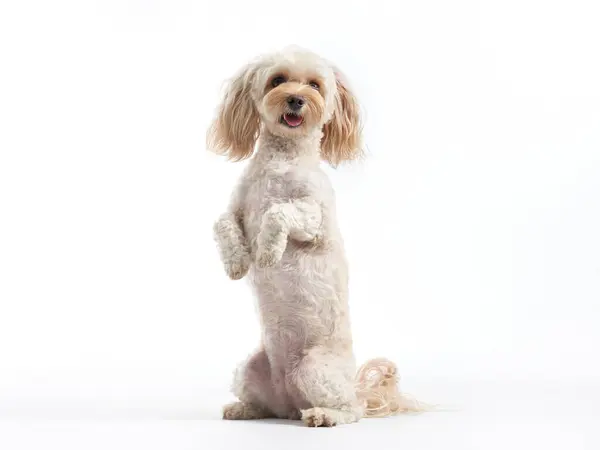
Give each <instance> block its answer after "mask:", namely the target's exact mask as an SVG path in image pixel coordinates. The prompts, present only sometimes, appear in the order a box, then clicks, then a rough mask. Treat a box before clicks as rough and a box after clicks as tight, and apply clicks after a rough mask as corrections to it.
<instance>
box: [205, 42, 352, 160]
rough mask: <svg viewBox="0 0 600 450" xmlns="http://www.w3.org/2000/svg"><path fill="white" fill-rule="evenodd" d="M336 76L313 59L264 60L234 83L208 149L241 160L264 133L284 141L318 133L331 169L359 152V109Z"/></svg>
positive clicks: (292, 53) (284, 56)
mask: <svg viewBox="0 0 600 450" xmlns="http://www.w3.org/2000/svg"><path fill="white" fill-rule="evenodd" d="M341 78H342V77H341V74H340V73H339V71H336V70H334V68H333V67H332V66H331V65H330V64H328V63H327V62H326V61H324V60H323V59H321V58H320V57H318V56H317V55H315V54H313V53H310V52H307V51H304V50H298V49H294V50H287V51H284V52H280V53H276V54H272V55H268V56H266V57H263V58H261V59H259V60H257V61H255V62H253V63H251V64H249V65H248V66H246V67H245V68H244V69H243V70H242V71H240V73H239V74H238V75H237V76H236V77H234V78H233V79H232V80H231V82H230V84H229V86H228V89H227V90H226V92H225V95H224V98H223V102H222V104H221V106H220V108H219V112H218V115H217V118H216V119H215V122H214V123H213V126H212V127H211V129H210V130H209V134H208V146H209V148H212V149H215V150H217V152H219V153H224V154H227V155H228V156H229V157H230V158H231V159H234V160H240V159H244V158H246V157H248V156H250V155H251V154H252V151H253V149H254V143H255V141H256V138H257V137H258V134H259V133H260V130H261V125H260V124H261V123H262V126H263V129H266V130H268V132H270V133H273V134H275V135H278V136H283V137H286V138H289V139H301V138H303V137H305V136H307V135H314V133H315V132H319V131H321V132H322V134H323V139H322V142H321V154H322V156H323V158H324V159H326V160H328V161H329V162H331V163H333V164H336V163H338V162H340V161H342V160H345V159H352V158H353V157H355V156H357V155H358V153H359V152H360V148H359V146H360V124H359V115H358V104H357V102H356V99H355V98H354V96H353V95H352V94H351V93H350V91H349V89H348V88H347V86H346V85H345V83H344V82H343V81H342V79H341Z"/></svg>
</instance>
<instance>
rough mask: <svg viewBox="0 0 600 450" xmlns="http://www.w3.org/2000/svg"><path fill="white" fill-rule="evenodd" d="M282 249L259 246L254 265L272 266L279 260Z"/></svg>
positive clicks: (262, 267) (261, 266)
mask: <svg viewBox="0 0 600 450" xmlns="http://www.w3.org/2000/svg"><path fill="white" fill-rule="evenodd" d="M283 250H285V248H284V249H283ZM283 250H282V249H280V248H278V247H270V248H259V249H258V251H257V252H256V265H257V266H258V267H259V268H261V269H266V268H267V267H273V266H274V265H275V264H277V263H278V262H279V261H281V257H282V256H283Z"/></svg>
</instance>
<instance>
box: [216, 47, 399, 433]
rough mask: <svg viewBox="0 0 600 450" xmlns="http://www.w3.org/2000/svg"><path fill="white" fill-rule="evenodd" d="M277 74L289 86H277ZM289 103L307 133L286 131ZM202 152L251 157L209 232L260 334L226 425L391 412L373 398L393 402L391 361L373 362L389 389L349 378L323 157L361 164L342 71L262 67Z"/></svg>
mask: <svg viewBox="0 0 600 450" xmlns="http://www.w3.org/2000/svg"><path fill="white" fill-rule="evenodd" d="M279 75H281V76H283V77H284V78H285V82H284V83H282V84H280V85H278V86H274V84H275V83H274V82H273V81H272V80H273V79H274V77H275V78H276V77H277V76H279ZM311 83H312V84H311ZM315 85H317V86H318V88H315V87H314V86H315ZM311 86H312V87H311ZM294 95H296V96H297V95H299V96H301V97H302V98H303V99H305V101H306V104H305V105H304V107H303V108H302V109H301V110H300V112H299V115H300V116H301V117H302V118H303V122H302V124H301V125H300V126H299V127H296V128H291V127H290V126H288V125H286V124H285V123H283V122H282V120H284V119H282V117H283V115H284V114H286V113H290V112H292V111H291V110H290V109H289V108H288V106H287V103H286V102H285V99H286V98H288V97H289V96H294ZM282 99H283V100H282ZM208 144H209V147H210V148H211V149H212V150H215V151H217V152H219V153H222V154H226V155H228V156H229V157H230V158H231V159H234V160H239V159H244V158H247V157H249V156H251V155H252V154H253V157H252V159H250V161H249V163H248V165H247V167H246V169H245V172H244V174H243V176H242V177H241V179H240V180H239V183H238V185H237V187H236V188H235V190H234V193H233V195H232V198H231V202H230V205H229V207H228V209H227V211H226V212H225V214H223V215H222V216H221V217H220V218H219V220H218V221H217V223H216V224H215V227H214V231H215V239H216V241H217V243H218V247H219V251H220V256H221V259H222V261H223V264H224V267H225V271H226V273H227V275H228V276H229V277H230V278H232V279H236V280H237V279H240V278H242V277H244V276H245V275H247V276H248V279H249V280H250V283H251V285H252V286H253V288H254V292H255V294H256V297H257V300H258V311H259V317H260V323H261V327H262V340H261V343H260V345H259V347H258V349H257V350H256V351H255V352H254V353H253V354H252V355H251V356H250V357H249V358H248V360H247V361H245V362H244V363H242V364H241V365H240V367H239V369H238V370H237V372H236V375H235V380H234V386H233V391H234V393H235V395H236V396H237V397H238V399H239V401H238V402H236V403H233V404H231V405H227V406H226V407H225V408H224V412H223V417H224V418H225V419H261V418H268V417H278V418H289V419H302V420H303V421H304V422H305V423H306V424H307V425H309V426H333V425H336V424H344V423H351V422H355V421H357V420H359V419H360V418H361V417H363V415H365V408H367V414H369V411H370V414H371V415H381V414H380V413H381V412H382V411H384V408H385V407H387V409H385V411H384V413H385V414H389V413H393V412H396V411H397V410H398V409H399V408H400V407H394V405H391V406H390V405H387V403H388V402H387V400H386V398H387V397H388V396H387V395H383V394H380V393H381V392H383V393H384V394H385V393H386V392H387V391H388V390H390V389H391V390H390V394H389V398H396V397H394V396H395V395H397V394H398V391H397V387H396V384H395V383H396V375H395V366H393V364H392V363H390V362H389V361H386V360H376V364H375V365H378V366H381V365H383V366H385V367H387V369H384V370H383V372H381V373H382V374H383V375H382V377H381V380H380V382H384V384H385V383H387V384H385V385H386V386H389V387H388V388H386V389H387V390H386V389H384V390H381V389H379V387H378V386H379V384H378V383H379V382H376V383H375V384H373V382H372V381H368V380H366V378H364V377H362V375H361V374H360V373H359V378H360V377H362V378H360V379H358V380H356V379H355V374H356V364H355V359H354V355H353V350H352V335H351V331H350V317H349V311H348V270H347V264H346V257H345V255H344V244H343V241H342V236H341V235H340V231H339V228H338V225H337V222H336V209H335V196H334V192H333V189H332V187H331V184H330V182H329V180H328V178H327V176H326V175H325V173H324V171H323V170H322V169H321V167H320V161H321V159H326V160H327V161H329V162H330V163H332V164H337V163H338V162H340V161H343V160H347V159H351V158H354V157H356V156H358V155H359V154H360V121H359V116H358V107H357V102H356V99H355V98H354V96H353V94H352V93H351V90H350V88H349V87H348V85H347V83H346V81H345V80H344V79H343V77H342V75H341V73H340V72H339V71H337V69H335V68H334V67H333V66H332V65H331V64H329V63H328V62H326V61H324V60H323V59H321V58H320V57H318V56H316V55H314V54H312V53H310V52H307V51H303V50H300V49H288V50H284V51H283V52H280V53H276V54H272V55H267V56H264V57H261V58H259V59H257V60H256V61H254V62H252V63H251V64H249V65H247V66H246V67H245V68H244V69H243V70H242V71H241V72H240V73H239V74H238V75H237V76H236V77H234V78H233V80H231V82H230V83H229V85H228V88H227V90H226V92H225V95H224V98H223V102H222V104H221V106H220V107H219V110H218V112H217V118H216V119H215V123H214V124H213V126H212V127H211V129H210V131H209V135H208ZM325 145H328V146H329V147H327V148H326V149H325V147H323V146H325ZM322 147H323V148H322ZM254 149H255V150H254ZM386 370H387V371H386ZM365 373H366V372H365ZM369 383H370V384H369ZM378 389H379V390H378ZM373 396H375V397H377V398H378V399H379V400H381V401H380V402H379V403H377V402H376V403H377V404H375V406H373V405H374V403H373V402H374V400H373ZM382 405H384V407H383V408H382V407H381V406H382ZM386 405H387V406H386ZM369 408H370V409H369Z"/></svg>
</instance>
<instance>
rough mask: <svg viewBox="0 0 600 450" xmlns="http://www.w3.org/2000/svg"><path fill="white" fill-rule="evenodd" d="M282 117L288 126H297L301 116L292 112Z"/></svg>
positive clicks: (300, 121)
mask: <svg viewBox="0 0 600 450" xmlns="http://www.w3.org/2000/svg"><path fill="white" fill-rule="evenodd" d="M283 119H284V120H285V121H286V123H287V124H288V125H289V126H290V127H297V126H298V125H300V124H301V123H302V117H300V116H294V115H292V114H284V116H283Z"/></svg>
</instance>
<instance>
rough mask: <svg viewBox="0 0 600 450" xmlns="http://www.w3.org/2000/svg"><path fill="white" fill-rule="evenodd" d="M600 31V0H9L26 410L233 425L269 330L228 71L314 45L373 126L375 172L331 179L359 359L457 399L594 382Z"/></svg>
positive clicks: (3, 149)
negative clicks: (231, 157) (237, 224)
mask: <svg viewBox="0 0 600 450" xmlns="http://www.w3.org/2000/svg"><path fill="white" fill-rule="evenodd" d="M599 17H600V8H599V7H598V5H597V3H596V2H594V1H591V0H590V1H578V0H575V1H547V0H546V1H542V0H540V1H535V0H504V1H502V2H493V1H484V0H481V1H474V0H471V1H469V0H460V1H453V2H447V1H442V0H439V1H433V0H425V1H419V2H414V1H400V2H391V1H390V2H382V1H374V0H372V1H369V2H363V1H343V2H342V1H331V2H324V1H320V2H316V1H311V0H305V1H303V2H301V3H294V2H287V3H286V2H276V1H265V0H260V1H259V0H255V1H232V0H230V1H218V2H192V1H180V0H173V1H166V0H154V1H150V0H147V1H143V0H137V1H133V0H131V1H98V2H91V1H71V2H67V1H60V2H45V1H24V2H17V1H9V2H4V3H2V5H1V6H0V65H1V66H2V69H1V70H0V414H2V415H3V416H6V417H18V416H19V417H20V416H24V417H30V416H32V415H33V416H34V417H87V416H90V415H98V414H100V415H105V416H111V415H115V414H116V415H118V414H134V415H135V414H146V415H150V416H157V417H159V416H161V414H163V412H165V411H167V413H165V414H173V415H175V416H176V415H177V414H188V413H189V414H191V415H193V414H200V416H202V414H205V415H211V414H212V415H215V416H218V414H219V411H218V405H219V404H220V403H222V401H226V400H228V399H229V397H228V396H227V394H226V391H225V389H226V386H227V385H228V383H229V379H230V375H231V371H232V369H233V368H234V366H235V364H236V363H237V362H238V361H239V360H240V359H241V358H243V357H245V356H246V354H247V353H248V352H249V351H251V350H252V349H253V348H254V346H255V345H256V344H257V343H258V327H257V323H256V320H255V316H254V309H253V308H254V307H253V299H252V297H251V293H250V290H249V289H248V287H247V285H246V284H245V282H244V281H241V282H231V281H229V280H228V279H227V278H226V277H225V275H224V272H223V270H222V268H221V265H220V262H219V259H218V255H217V252H216V249H215V246H214V243H213V241H212V231H211V227H212V223H213V221H214V219H215V218H216V217H217V216H218V214H219V213H220V212H221V211H222V210H223V209H224V208H225V206H226V204H227V200H228V197H229V193H230V190H231V188H232V187H233V183H234V182H235V179H236V177H237V176H238V174H239V172H240V171H241V169H242V167H243V163H241V164H237V165H236V164H231V163H227V162H226V161H225V160H223V159H221V158H219V157H217V156H215V155H212V154H209V153H208V152H206V150H205V146H204V133H205V130H206V127H207V126H208V124H209V122H210V119H211V116H212V113H213V111H214V108H215V106H216V104H217V101H218V94H219V89H220V86H221V82H222V81H223V80H224V79H225V78H227V77H229V76H230V75H232V74H233V72H234V71H235V70H236V69H237V68H238V67H239V66H240V65H241V64H243V63H244V62H245V61H246V60H247V59H249V58H251V57H253V56H255V55H256V54H257V53H261V52H265V51H269V50H271V49H278V48H280V47H283V46H284V45H287V44H290V43H295V44H299V45H301V46H305V47H308V48H310V49H312V50H314V51H316V52H318V53H321V54H322V55H323V56H325V57H327V58H329V59H331V60H333V61H334V62H336V63H337V64H338V65H339V66H340V67H341V68H342V70H343V71H345V72H346V74H347V76H348V77H349V78H350V80H351V81H352V82H353V85H354V87H355V91H356V93H357V95H358V97H359V99H360V101H361V103H362V105H363V107H364V110H365V112H366V129H365V140H366V143H367V145H368V159H367V160H366V161H365V162H364V163H362V164H356V165H350V166H345V167H343V168H341V169H338V170H330V171H329V172H330V173H331V177H332V180H333V184H334V186H335V188H336V190H337V197H338V202H339V219H340V221H341V226H342V230H343V233H344V236H345V240H346V243H347V249H348V257H349V261H350V268H351V311H352V317H353V329H354V335H355V343H356V353H357V357H358V359H359V361H363V360H365V359H367V358H370V357H374V356H379V355H384V356H387V357H390V358H391V359H394V360H395V361H397V362H398V364H399V366H400V369H401V373H402V374H403V376H404V386H405V387H406V389H407V390H409V391H411V392H413V393H415V394H417V395H419V394H421V395H423V394H424V395H425V396H426V397H427V398H426V399H427V400H430V401H434V402H436V401H438V400H440V398H432V397H433V394H434V393H436V394H439V393H440V392H442V393H443V392H444V388H443V387H440V388H439V389H438V390H437V391H436V389H434V388H432V386H433V385H436V386H443V384H442V385H440V384H439V383H438V382H437V381H435V380H438V381H439V380H446V381H448V380H455V381H457V382H458V381H460V382H464V383H472V382H475V381H480V382H484V381H485V382H491V383H496V382H506V381H511V380H512V381H515V382H516V381H527V380H530V381H531V383H532V384H537V383H538V382H539V380H546V381H548V382H557V383H561V382H562V383H565V384H566V385H568V386H571V387H577V386H583V385H584V384H585V385H586V386H587V384H589V383H590V382H594V381H595V380H597V379H598V378H599V377H600V361H599V358H598V355H599V350H598V346H599V344H600V331H599V328H598V326H597V324H598V321H599V319H600V307H599V306H598V301H599V300H600V258H599V255H600V233H599V231H600V82H599V81H598V80H600V57H599V55H600V28H599V27H598V21H599ZM375 218H377V219H376V220H375ZM381 218H384V220H383V221H382V220H381ZM375 223H384V224H385V226H384V227H381V228H380V227H376V226H375ZM431 380H434V381H431ZM435 383H438V384H435ZM209 391H210V392H213V394H211V395H213V397H211V398H212V400H211V401H210V402H207V401H206V398H207V395H208V392H209ZM215 392H216V394H215ZM441 397H442V400H444V399H445V398H444V397H443V395H442V396H441ZM132 411H133V412H132ZM182 411H183V412H182ZM198 411H202V412H201V413H199V412H198ZM202 417H203V416H202Z"/></svg>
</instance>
